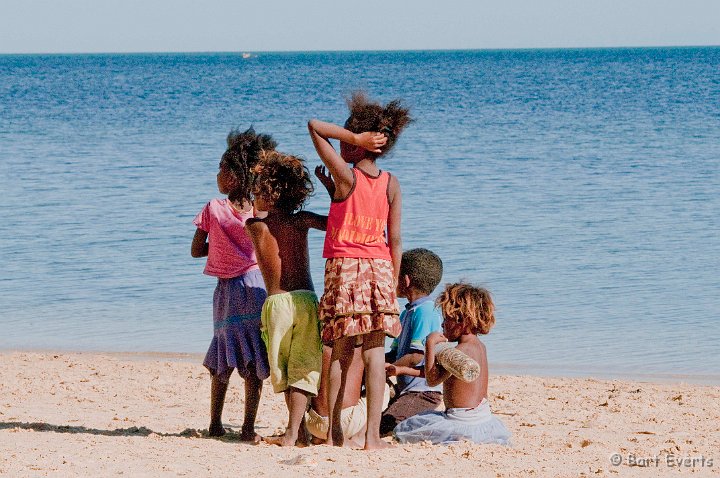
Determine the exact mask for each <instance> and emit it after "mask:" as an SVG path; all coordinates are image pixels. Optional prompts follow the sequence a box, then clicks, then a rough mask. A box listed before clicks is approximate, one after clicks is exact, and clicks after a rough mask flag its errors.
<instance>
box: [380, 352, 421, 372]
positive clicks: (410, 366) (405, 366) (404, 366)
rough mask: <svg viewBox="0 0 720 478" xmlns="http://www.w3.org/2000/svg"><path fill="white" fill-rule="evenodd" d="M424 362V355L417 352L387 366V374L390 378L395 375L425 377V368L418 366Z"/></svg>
mask: <svg viewBox="0 0 720 478" xmlns="http://www.w3.org/2000/svg"><path fill="white" fill-rule="evenodd" d="M422 361H423V354H421V353H417V352H411V353H409V354H405V355H403V356H402V357H400V359H398V360H396V361H394V362H393V363H386V364H385V374H386V375H387V376H388V377H392V376H393V375H409V376H411V377H424V376H425V372H424V367H419V368H418V364H419V363H421V362H422Z"/></svg>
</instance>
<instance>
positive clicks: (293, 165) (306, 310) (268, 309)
mask: <svg viewBox="0 0 720 478" xmlns="http://www.w3.org/2000/svg"><path fill="white" fill-rule="evenodd" d="M253 172H254V174H255V185H254V187H253V195H254V196H255V207H256V208H257V209H259V210H261V211H267V217H265V218H264V219H257V218H256V219H250V220H248V221H247V225H246V226H245V228H246V229H247V231H248V234H249V235H250V237H251V238H252V241H253V244H254V245H255V252H256V254H257V259H258V264H259V266H260V270H261V271H262V275H263V278H264V279H265V285H266V287H267V292H268V297H267V300H266V301H265V305H264V306H263V308H262V336H263V340H264V341H265V345H266V346H267V350H268V360H269V362H270V382H271V383H272V386H273V390H275V392H276V393H280V392H284V393H285V402H286V404H287V407H288V425H287V429H286V430H285V433H284V434H283V435H281V436H279V437H270V438H266V439H265V440H266V441H267V442H269V443H272V444H276V445H280V446H293V445H295V444H296V443H297V444H300V445H306V444H307V443H308V440H309V437H308V436H307V433H306V430H305V425H304V420H305V419H304V417H305V411H306V409H307V406H308V397H309V396H311V395H317V392H318V381H319V380H320V367H321V361H322V343H321V342H320V325H319V322H318V298H317V296H316V295H315V292H314V287H313V282H312V278H311V277H310V264H309V254H308V230H309V229H310V228H314V229H319V230H322V231H324V230H325V228H326V224H327V217H326V216H320V215H318V214H314V213H312V212H307V211H298V210H299V209H301V208H302V206H303V203H304V202H305V199H306V198H307V197H308V195H310V193H312V191H313V186H312V182H311V181H310V174H309V173H308V171H307V168H306V167H305V165H304V164H303V162H302V160H301V159H299V158H296V157H294V156H289V155H286V154H282V153H278V152H275V151H272V152H268V153H267V154H264V155H263V157H262V159H261V160H260V162H259V163H258V164H257V166H255V168H254V169H253Z"/></svg>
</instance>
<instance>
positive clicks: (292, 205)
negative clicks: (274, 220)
mask: <svg viewBox="0 0 720 478" xmlns="http://www.w3.org/2000/svg"><path fill="white" fill-rule="evenodd" d="M252 173H253V177H254V178H253V188H252V192H253V194H254V195H255V196H262V197H263V198H264V199H265V200H267V201H269V202H270V203H272V204H273V206H274V207H275V208H277V209H279V210H281V211H283V212H287V213H292V212H295V211H297V210H300V209H302V207H303V204H304V203H305V200H306V199H307V198H308V196H310V195H311V194H312V193H313V191H314V188H313V184H312V180H311V179H310V173H309V172H308V169H307V167H305V164H304V161H303V160H302V159H301V158H298V157H297V156H292V155H290V154H285V153H280V152H278V151H263V152H262V154H261V155H260V160H259V161H258V163H257V164H256V165H255V166H254V167H253V168H252Z"/></svg>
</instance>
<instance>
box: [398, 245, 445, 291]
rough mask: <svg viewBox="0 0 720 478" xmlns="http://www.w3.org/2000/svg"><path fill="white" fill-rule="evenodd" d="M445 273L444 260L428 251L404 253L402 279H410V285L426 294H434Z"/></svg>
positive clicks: (420, 249)
mask: <svg viewBox="0 0 720 478" xmlns="http://www.w3.org/2000/svg"><path fill="white" fill-rule="evenodd" d="M442 273H443V263H442V260H440V258H439V257H438V256H437V254H435V253H434V252H432V251H430V250H428V249H422V248H418V249H410V250H409V251H405V252H403V255H402V260H401V261H400V277H403V276H405V275H407V276H409V277H410V285H411V286H413V287H415V288H416V289H418V290H420V291H421V292H423V293H425V294H430V293H432V291H433V290H435V287H437V285H438V284H439V283H440V280H441V279H442Z"/></svg>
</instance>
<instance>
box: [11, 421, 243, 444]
mask: <svg viewBox="0 0 720 478" xmlns="http://www.w3.org/2000/svg"><path fill="white" fill-rule="evenodd" d="M8 429H19V430H32V431H36V432H55V433H87V434H89V435H100V436H140V437H146V436H150V435H157V436H161V437H183V438H210V439H213V440H220V441H228V442H240V441H242V440H241V439H240V433H239V432H235V431H232V430H229V429H227V428H226V431H227V432H226V433H225V435H223V436H221V437H211V436H209V435H208V431H207V430H198V429H197V428H186V429H185V430H183V431H181V432H180V433H160V432H155V431H152V430H150V429H149V428H147V427H130V428H116V429H115V430H101V429H99V428H88V427H83V426H71V425H51V424H49V423H44V422H32V423H29V422H0V430H8ZM244 443H246V442H244Z"/></svg>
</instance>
